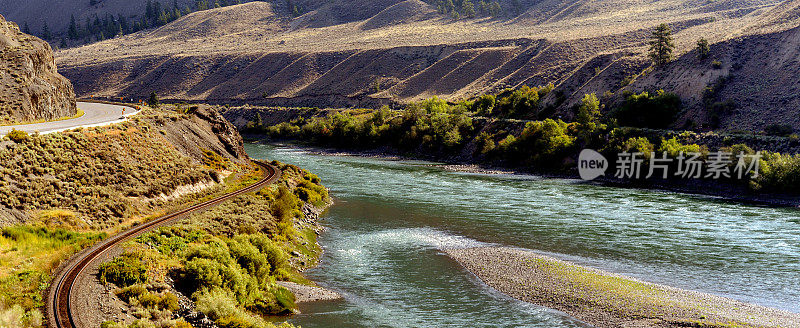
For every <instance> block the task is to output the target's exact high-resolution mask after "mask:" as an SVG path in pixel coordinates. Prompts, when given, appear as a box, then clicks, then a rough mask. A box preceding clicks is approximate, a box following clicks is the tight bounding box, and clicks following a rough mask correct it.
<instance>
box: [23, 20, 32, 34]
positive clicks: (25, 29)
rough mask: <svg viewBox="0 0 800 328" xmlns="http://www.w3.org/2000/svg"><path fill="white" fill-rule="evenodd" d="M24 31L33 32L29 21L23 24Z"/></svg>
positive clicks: (26, 32)
mask: <svg viewBox="0 0 800 328" xmlns="http://www.w3.org/2000/svg"><path fill="white" fill-rule="evenodd" d="M22 33H25V34H31V27H30V26H28V22H25V25H23V26H22Z"/></svg>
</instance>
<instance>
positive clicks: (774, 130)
mask: <svg viewBox="0 0 800 328" xmlns="http://www.w3.org/2000/svg"><path fill="white" fill-rule="evenodd" d="M764 132H765V133H766V134H767V135H771V136H778V137H788V136H789V135H791V134H792V133H794V128H793V127H792V126H791V125H788V124H770V125H767V127H766V128H764Z"/></svg>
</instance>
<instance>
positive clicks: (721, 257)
mask: <svg viewBox="0 0 800 328" xmlns="http://www.w3.org/2000/svg"><path fill="white" fill-rule="evenodd" d="M246 149H247V152H248V154H250V156H251V157H253V158H259V159H263V158H267V159H277V160H279V161H283V162H287V163H292V164H296V165H298V166H301V167H303V168H305V169H308V170H309V171H311V172H313V173H316V174H317V175H319V176H320V177H321V178H322V180H323V184H324V185H325V186H327V187H328V188H330V189H331V195H332V196H333V197H334V200H335V205H333V206H332V207H331V208H330V209H329V210H328V211H327V212H326V213H325V214H324V215H323V218H324V220H323V225H325V226H326V227H327V228H328V230H327V231H326V232H325V233H324V234H323V235H322V237H321V238H320V243H321V244H322V246H323V248H324V249H325V254H324V256H323V258H322V263H321V264H320V266H319V267H317V268H314V269H311V270H308V271H307V276H308V277H309V278H311V279H312V280H314V281H316V282H318V283H319V284H320V285H321V286H324V287H328V288H331V289H333V290H336V291H339V292H341V293H342V294H343V295H344V300H340V301H334V302H320V303H313V304H306V305H303V306H301V311H302V312H303V313H302V314H300V315H296V316H294V317H292V318H291V319H289V322H291V323H294V324H299V325H301V326H303V327H305V328H312V327H497V326H500V327H584V326H585V325H584V324H582V323H581V322H579V321H577V320H574V319H572V318H570V317H569V316H567V315H565V314H563V313H559V312H555V311H552V310H549V309H545V308H542V307H538V306H535V305H531V304H528V303H525V302H520V301H516V300H513V299H511V298H508V297H506V296H504V295H502V294H500V293H498V292H497V291H495V290H493V289H491V288H488V287H486V286H485V285H483V284H482V283H481V282H480V280H478V279H477V278H475V277H474V276H472V275H471V274H470V273H469V272H467V271H466V270H464V269H463V268H462V267H461V266H459V265H458V263H455V262H454V261H452V260H451V259H450V258H448V257H447V256H446V255H444V254H443V253H442V252H441V251H440V250H441V249H444V248H452V247H470V246H479V245H485V244H499V245H510V246H516V247H522V248H527V249H533V250H537V251H539V252H542V253H545V254H549V255H553V256H555V257H558V258H562V259H565V260H569V261H573V262H576V263H578V264H582V265H588V266H591V267H595V268H599V269H604V270H608V271H612V272H616V273H620V274H625V275H628V276H632V277H636V278H639V279H642V280H646V281H651V282H656V283H663V284H667V285H670V286H675V287H680V288H686V289H692V290H698V291H703V292H708V293H713V294H717V295H723V296H727V297H731V298H734V299H738V300H742V301H746V302H753V303H758V304H762V305H766V306H771V307H775V308H779V309H783V310H788V311H792V312H800V301H798V300H800V211H798V210H795V209H786V208H771V207H761V206H754V205H743V204H737V203H733V202H726V201H723V200H719V199H715V198H710V197H703V196H694V195H685V194H679V193H670V192H664V191H654V190H640V189H625V188H612V187H604V186H599V185H595V184H589V183H583V182H580V181H577V180H569V179H542V178H537V177H535V176H524V175H483V174H468V173H458V172H451V171H447V170H443V169H442V168H440V167H438V166H435V165H432V163H427V162H416V161H392V160H384V159H374V158H362V157H351V156H332V155H317V154H313V153H310V152H307V151H304V150H302V149H297V148H290V147H276V146H271V145H261V144H248V145H246Z"/></svg>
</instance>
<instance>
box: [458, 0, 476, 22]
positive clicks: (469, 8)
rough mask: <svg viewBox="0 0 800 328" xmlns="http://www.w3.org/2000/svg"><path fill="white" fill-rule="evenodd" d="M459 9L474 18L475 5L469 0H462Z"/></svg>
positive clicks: (468, 16)
mask: <svg viewBox="0 0 800 328" xmlns="http://www.w3.org/2000/svg"><path fill="white" fill-rule="evenodd" d="M461 11H462V13H463V14H464V16H466V17H467V18H475V6H474V5H473V4H472V2H471V1H469V0H464V2H463V3H462V4H461Z"/></svg>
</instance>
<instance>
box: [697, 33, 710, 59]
mask: <svg viewBox="0 0 800 328" xmlns="http://www.w3.org/2000/svg"><path fill="white" fill-rule="evenodd" d="M709 51H710V48H709V46H708V40H706V39H705V38H700V40H697V57H700V59H705V58H707V57H708V52H709Z"/></svg>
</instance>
